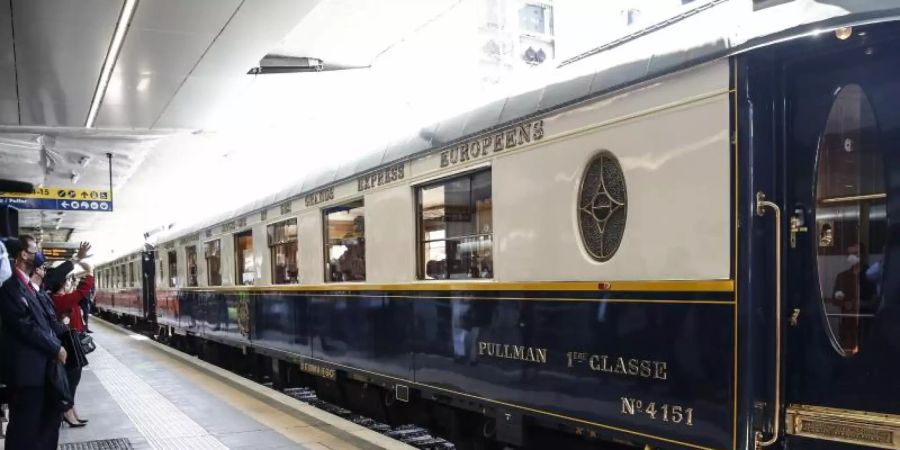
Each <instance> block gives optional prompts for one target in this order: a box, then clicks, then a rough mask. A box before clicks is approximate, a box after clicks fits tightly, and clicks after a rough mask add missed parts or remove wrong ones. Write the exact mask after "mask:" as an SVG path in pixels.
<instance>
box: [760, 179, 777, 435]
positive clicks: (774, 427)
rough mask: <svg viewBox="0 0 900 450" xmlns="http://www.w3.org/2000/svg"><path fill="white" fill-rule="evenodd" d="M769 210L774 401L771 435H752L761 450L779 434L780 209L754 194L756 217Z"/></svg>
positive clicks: (761, 433)
mask: <svg viewBox="0 0 900 450" xmlns="http://www.w3.org/2000/svg"><path fill="white" fill-rule="evenodd" d="M767 209H771V210H772V212H774V213H775V323H774V324H773V325H774V327H775V386H774V387H775V395H774V397H775V399H774V401H773V402H772V409H773V411H772V416H773V419H774V420H773V421H772V435H771V436H769V438H768V439H765V440H764V434H763V432H762V431H760V430H757V431H756V432H755V433H754V435H753V441H754V446H753V447H754V448H755V449H756V450H761V449H763V448H766V447H769V446H771V445H772V444H775V443H776V442H778V438H779V435H780V434H781V246H782V243H781V227H782V226H783V224H782V222H781V207H779V206H778V205H777V204H776V203H773V202H770V201H768V200H766V194H765V193H764V192H762V191H759V192H757V193H756V215H757V216H759V217H762V216H765V215H766V210H767Z"/></svg>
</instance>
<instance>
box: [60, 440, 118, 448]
mask: <svg viewBox="0 0 900 450" xmlns="http://www.w3.org/2000/svg"><path fill="white" fill-rule="evenodd" d="M133 449H134V447H132V446H131V441H129V440H128V439H104V440H102V441H87V442H70V443H68V444H60V445H59V450H133Z"/></svg>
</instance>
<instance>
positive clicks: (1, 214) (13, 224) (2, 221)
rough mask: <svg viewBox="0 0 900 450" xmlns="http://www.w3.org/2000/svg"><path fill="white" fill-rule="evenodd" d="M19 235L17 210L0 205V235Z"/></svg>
mask: <svg viewBox="0 0 900 450" xmlns="http://www.w3.org/2000/svg"><path fill="white" fill-rule="evenodd" d="M18 235H19V210H18V208H13V207H12V206H6V205H0V237H17V236H18Z"/></svg>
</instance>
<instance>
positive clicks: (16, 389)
mask: <svg viewBox="0 0 900 450" xmlns="http://www.w3.org/2000/svg"><path fill="white" fill-rule="evenodd" d="M6 247H7V249H8V250H9V254H10V257H11V258H14V261H15V264H14V267H13V275H12V277H10V279H9V280H7V281H6V282H5V283H3V286H0V319H2V321H3V331H2V333H3V335H2V344H3V349H2V352H0V354H2V358H3V359H2V361H0V376H2V380H3V382H4V383H5V384H6V385H7V386H8V387H9V389H10V402H9V410H10V420H9V426H8V427H7V432H6V443H5V445H6V447H5V448H6V450H17V449H47V450H50V449H55V448H56V447H57V441H58V440H59V425H60V421H61V416H60V414H59V413H58V412H57V410H56V409H55V405H54V404H53V402H52V401H51V400H52V392H51V388H50V386H49V385H48V383H47V379H48V374H49V372H50V369H51V368H52V364H53V363H54V361H58V362H59V363H60V364H65V362H66V358H67V356H68V355H67V353H66V350H65V349H64V348H63V347H62V343H61V342H60V340H59V339H58V338H57V337H56V333H55V332H54V330H53V327H52V325H51V324H50V322H49V320H48V318H47V315H46V314H45V310H44V308H43V307H42V306H41V304H40V300H39V299H38V296H37V292H36V291H35V289H34V287H32V285H31V283H30V280H29V277H30V276H31V273H32V271H33V270H34V265H35V255H36V254H37V253H38V250H37V242H36V241H35V239H34V238H32V237H31V236H25V235H23V236H21V237H20V238H19V239H10V240H9V241H7V243H6Z"/></svg>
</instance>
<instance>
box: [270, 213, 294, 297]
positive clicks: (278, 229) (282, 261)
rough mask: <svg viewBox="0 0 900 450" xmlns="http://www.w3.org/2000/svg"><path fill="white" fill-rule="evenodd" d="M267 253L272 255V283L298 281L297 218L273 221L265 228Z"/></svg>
mask: <svg viewBox="0 0 900 450" xmlns="http://www.w3.org/2000/svg"><path fill="white" fill-rule="evenodd" d="M267 231H268V238H269V253H270V255H271V256H272V283H274V284H286V283H296V282H297V281H298V275H299V271H298V270H297V219H290V220H285V221H284V222H278V223H273V224H272V225H269V226H268V228H267Z"/></svg>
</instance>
